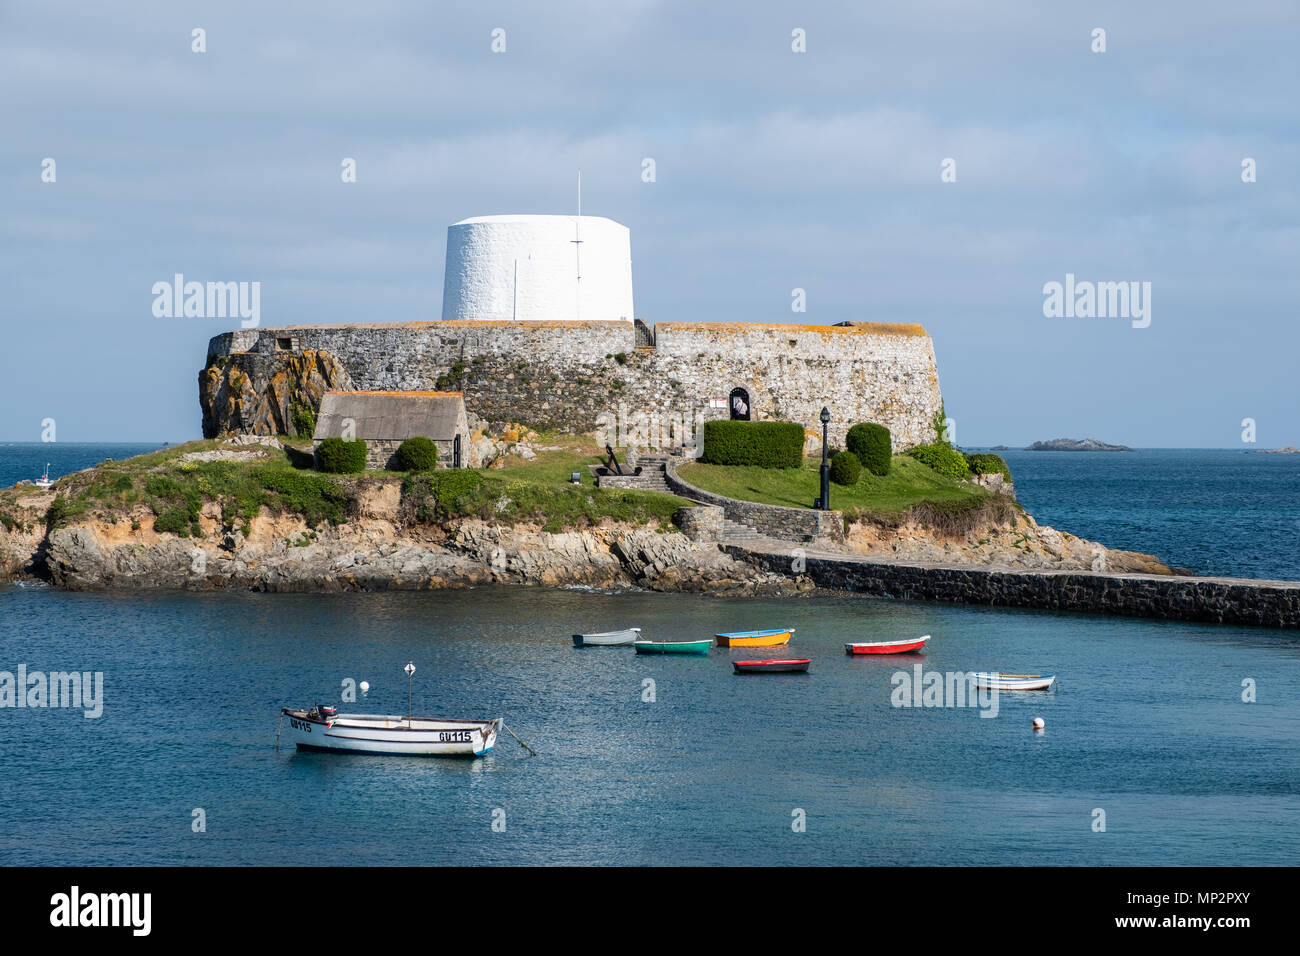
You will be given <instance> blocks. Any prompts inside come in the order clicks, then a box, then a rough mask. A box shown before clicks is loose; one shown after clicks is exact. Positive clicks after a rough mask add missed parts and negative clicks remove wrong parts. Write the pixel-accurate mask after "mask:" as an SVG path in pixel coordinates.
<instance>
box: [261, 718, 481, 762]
mask: <svg viewBox="0 0 1300 956" xmlns="http://www.w3.org/2000/svg"><path fill="white" fill-rule="evenodd" d="M280 713H281V715H282V720H283V721H284V724H283V727H284V733H285V735H286V736H287V738H288V740H289V741H292V742H293V743H294V744H296V745H297V747H298V749H299V750H317V751H328V752H331V753H351V754H388V755H398V756H401V755H407V756H412V757H481V756H483V755H484V754H486V753H488V752H489V751H490V750H491V749H492V748H493V746H495V745H496V740H497V733H498V732H499V731H500V730H501V723H502V722H501V718H500V717H496V718H493V719H492V720H450V719H444V718H440V717H395V716H392V715H383V714H339V713H335V712H334V709H333V708H331V707H312V708H310V709H307V710H295V709H293V708H290V707H283V708H281V710H280Z"/></svg>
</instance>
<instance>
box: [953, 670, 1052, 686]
mask: <svg viewBox="0 0 1300 956" xmlns="http://www.w3.org/2000/svg"><path fill="white" fill-rule="evenodd" d="M971 680H972V683H973V684H974V685H975V686H976V687H987V688H990V689H992V690H998V691H1003V690H1049V689H1050V688H1051V686H1052V685H1053V684H1054V683H1056V675H1055V674H1052V675H1049V676H1044V675H1042V674H1002V673H997V672H994V673H985V672H983V671H980V672H978V673H974V674H972V675H971Z"/></svg>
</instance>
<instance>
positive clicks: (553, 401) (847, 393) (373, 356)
mask: <svg viewBox="0 0 1300 956" xmlns="http://www.w3.org/2000/svg"><path fill="white" fill-rule="evenodd" d="M637 336H638V332H637V329H636V327H635V326H634V325H633V324H632V323H630V322H628V323H623V322H599V321H592V322H577V321H529V322H522V321H521V322H484V321H468V320H465V321H434V322H398V323H373V324H355V325H354V324H348V325H297V326H287V327H283V328H265V329H239V330H236V331H233V332H227V333H224V334H222V335H218V336H216V337H214V338H213V339H212V340H211V342H210V343H209V345H208V369H205V370H204V373H201V375H200V382H205V381H206V382H208V383H209V384H208V385H205V386H203V387H205V388H210V389H212V390H213V392H214V395H215V393H216V390H217V389H218V388H219V382H218V380H219V379H220V378H222V377H229V375H230V374H231V373H232V372H237V373H238V372H242V373H243V375H244V376H248V375H250V374H253V377H254V381H253V382H252V385H251V386H249V385H247V384H245V383H244V381H243V380H241V385H243V387H245V388H249V387H252V388H253V389H256V387H257V382H256V375H255V372H254V370H255V369H256V368H257V367H259V362H258V358H259V357H260V359H261V364H263V365H264V364H265V360H266V359H267V358H271V357H274V356H276V355H292V354H301V353H302V352H304V351H315V352H319V351H322V350H323V351H325V352H328V353H329V354H330V355H332V356H334V357H335V358H337V359H338V361H339V362H340V363H341V364H342V366H343V367H344V368H345V369H346V371H347V374H348V375H349V376H350V378H351V382H352V385H353V386H354V387H355V388H358V389H380V390H430V389H446V388H454V389H457V390H460V391H462V392H464V394H465V403H466V406H467V408H468V409H469V411H470V412H471V413H472V414H474V415H477V416H478V417H479V418H482V419H485V420H487V421H521V422H525V423H527V424H529V425H532V426H533V427H537V428H548V429H557V430H563V431H577V432H588V431H593V430H596V429H599V428H601V427H602V426H608V425H610V424H611V423H613V422H616V421H617V419H618V417H619V416H620V414H621V415H622V417H623V419H624V420H626V419H639V420H641V421H642V422H644V421H646V420H650V419H653V420H656V421H658V422H660V423H662V424H663V425H664V426H665V427H666V425H667V423H668V422H669V421H673V420H681V419H684V420H685V421H687V422H692V423H696V422H699V421H701V420H709V419H714V418H727V417H729V411H728V408H727V405H726V402H727V399H728V397H729V395H730V394H731V392H732V390H733V389H736V388H743V389H744V390H745V391H746V393H747V394H748V397H749V405H750V408H751V413H750V414H751V418H753V419H755V420H776V419H782V420H789V421H796V422H799V423H801V424H803V425H804V426H805V427H806V428H808V429H810V430H814V431H816V432H817V433H818V435H820V424H819V423H818V414H819V413H820V411H821V409H822V406H826V407H828V408H829V409H830V410H831V415H832V421H831V426H830V438H831V441H832V442H833V443H839V444H841V445H842V443H843V440H844V434H845V432H846V431H847V429H848V427H849V426H850V425H853V424H855V423H857V422H861V421H875V422H880V423H881V424H884V425H887V426H888V427H889V428H890V431H891V433H892V434H893V439H894V447H895V450H896V451H897V450H903V449H906V448H910V447H911V446H913V445H916V444H920V443H924V442H927V441H930V440H932V439H933V436H934V430H933V424H932V423H933V419H934V416H935V414H936V413H937V412H938V411H939V409H940V407H941V404H942V397H941V394H940V390H939V377H938V371H937V369H936V366H935V358H934V347H933V344H932V343H931V341H930V337H929V336H928V335H927V334H926V332H925V330H924V329H923V328H921V326H919V325H893V324H886V323H846V324H843V325H832V326H822V325H784V324H759V323H714V322H661V323H659V324H658V325H657V326H655V328H654V330H653V333H652V334H651V335H650V339H651V341H652V342H653V344H652V345H649V346H646V345H642V346H641V347H638V345H637ZM644 340H645V333H644V332H643V333H642V341H644ZM214 369H215V370H217V372H219V373H220V374H217V372H214V371H213V370H214ZM213 383H216V384H213ZM212 398H213V396H207V395H202V396H201V400H202V401H203V404H204V411H205V423H204V428H205V433H208V432H209V431H210V432H212V433H213V434H220V433H223V432H224V431H226V430H247V426H246V424H245V425H243V426H242V427H241V426H239V425H237V424H236V425H232V423H230V422H223V421H222V420H221V415H220V414H219V413H217V414H213V415H212V416H211V418H212V421H211V422H209V421H208V418H209V406H210V405H212V404H213V403H212V401H211V399H212ZM633 427H636V426H635V425H633Z"/></svg>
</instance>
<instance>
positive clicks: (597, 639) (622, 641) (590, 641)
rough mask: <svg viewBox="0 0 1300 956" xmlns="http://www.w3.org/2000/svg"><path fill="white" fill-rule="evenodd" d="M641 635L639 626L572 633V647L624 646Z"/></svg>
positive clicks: (633, 642) (630, 643)
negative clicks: (619, 629) (595, 632)
mask: <svg viewBox="0 0 1300 956" xmlns="http://www.w3.org/2000/svg"><path fill="white" fill-rule="evenodd" d="M640 637H641V628H639V627H625V628H623V630H621V631H601V632H599V633H597V634H574V635H573V646H574V647H625V646H629V645H632V644H635V643H636V642H637V640H638V639H639V638H640Z"/></svg>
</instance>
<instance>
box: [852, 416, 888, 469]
mask: <svg viewBox="0 0 1300 956" xmlns="http://www.w3.org/2000/svg"><path fill="white" fill-rule="evenodd" d="M844 444H845V445H847V446H848V449H849V451H851V452H853V454H855V455H857V456H858V461H860V462H862V467H863V468H865V469H867V471H869V472H871V473H872V474H873V475H887V474H889V469H890V468H891V467H892V466H893V464H894V448H893V443H892V442H891V441H890V438H889V429H888V428H886V427H885V426H884V425H877V424H876V423H875V422H859V423H858V424H856V425H854V426H853V427H852V428H850V429H849V433H848V435H847V436H845V439H844Z"/></svg>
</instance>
